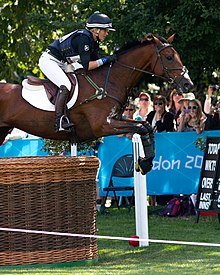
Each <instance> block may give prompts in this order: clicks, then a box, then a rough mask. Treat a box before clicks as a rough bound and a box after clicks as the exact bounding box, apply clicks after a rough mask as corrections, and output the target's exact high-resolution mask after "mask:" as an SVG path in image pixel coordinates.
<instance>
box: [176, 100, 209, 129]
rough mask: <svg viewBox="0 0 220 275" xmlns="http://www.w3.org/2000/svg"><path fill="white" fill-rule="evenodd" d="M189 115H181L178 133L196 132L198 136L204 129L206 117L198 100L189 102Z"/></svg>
mask: <svg viewBox="0 0 220 275" xmlns="http://www.w3.org/2000/svg"><path fill="white" fill-rule="evenodd" d="M188 109H189V114H188V115H186V114H185V113H184V111H182V113H181V117H180V124H179V127H178V132H189V131H196V132H197V133H198V134H200V133H201V132H202V131H203V130H204V129H205V121H206V116H205V114H204V113H203V112H202V106H201V103H200V101H199V100H198V99H192V100H189V103H188Z"/></svg>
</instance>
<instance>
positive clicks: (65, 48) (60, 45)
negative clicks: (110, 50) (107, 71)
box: [48, 30, 99, 70]
mask: <svg viewBox="0 0 220 275" xmlns="http://www.w3.org/2000/svg"><path fill="white" fill-rule="evenodd" d="M48 49H49V50H50V52H51V54H52V55H53V56H55V57H56V58H57V59H58V60H60V61H63V62H68V63H72V62H73V61H74V57H77V56H79V57H80V61H79V62H80V63H81V64H82V66H83V68H84V69H85V70H88V67H89V61H94V60H97V59H98V58H99V56H98V52H99V43H98V42H96V41H94V39H93V36H92V33H91V32H90V31H88V30H76V31H74V32H71V33H69V34H67V35H65V36H63V37H62V38H60V39H57V40H55V41H54V42H53V43H51V44H50V45H49V46H48Z"/></svg>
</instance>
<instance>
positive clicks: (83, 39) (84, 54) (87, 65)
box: [73, 35, 104, 71]
mask: <svg viewBox="0 0 220 275" xmlns="http://www.w3.org/2000/svg"><path fill="white" fill-rule="evenodd" d="M77 38H78V41H77V46H78V53H79V55H80V61H81V64H82V66H83V68H84V69H85V70H86V71H87V70H93V69H96V68H98V67H99V66H101V65H103V64H104V62H103V64H101V61H100V59H97V60H91V56H92V55H93V52H92V51H93V49H92V45H91V41H90V39H89V37H88V36H86V35H81V36H80V37H77ZM73 43H76V39H75V41H74V42H73Z"/></svg>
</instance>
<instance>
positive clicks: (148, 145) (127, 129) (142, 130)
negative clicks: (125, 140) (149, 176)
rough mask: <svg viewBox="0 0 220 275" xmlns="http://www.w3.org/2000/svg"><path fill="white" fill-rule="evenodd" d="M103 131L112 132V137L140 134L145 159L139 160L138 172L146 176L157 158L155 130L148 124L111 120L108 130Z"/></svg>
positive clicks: (140, 158)
mask: <svg viewBox="0 0 220 275" xmlns="http://www.w3.org/2000/svg"><path fill="white" fill-rule="evenodd" d="M109 127H110V128H109ZM103 130H106V131H109V130H110V131H112V133H111V134H112V135H114V134H117V135H118V134H124V133H137V134H139V135H140V136H141V141H142V145H143V149H144V153H145V157H144V158H142V157H139V158H138V161H137V163H136V170H137V171H141V173H142V174H143V175H145V174H146V173H147V172H149V171H150V170H151V169H152V167H153V159H154V157H155V142H154V133H153V129H152V127H151V125H150V124H149V123H148V122H145V121H142V122H140V121H135V120H125V119H124V120H123V119H122V120H116V119H111V120H109V121H108V126H107V125H106V129H105V128H104V129H103ZM107 135H108V134H107Z"/></svg>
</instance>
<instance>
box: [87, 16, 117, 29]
mask: <svg viewBox="0 0 220 275" xmlns="http://www.w3.org/2000/svg"><path fill="white" fill-rule="evenodd" d="M86 27H87V28H88V29H92V28H98V29H107V30H110V31H115V29H114V28H112V21H111V19H110V18H109V17H108V16H107V15H106V14H104V13H100V12H95V13H93V14H92V15H91V16H90V17H89V18H88V20H87V22H86Z"/></svg>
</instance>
